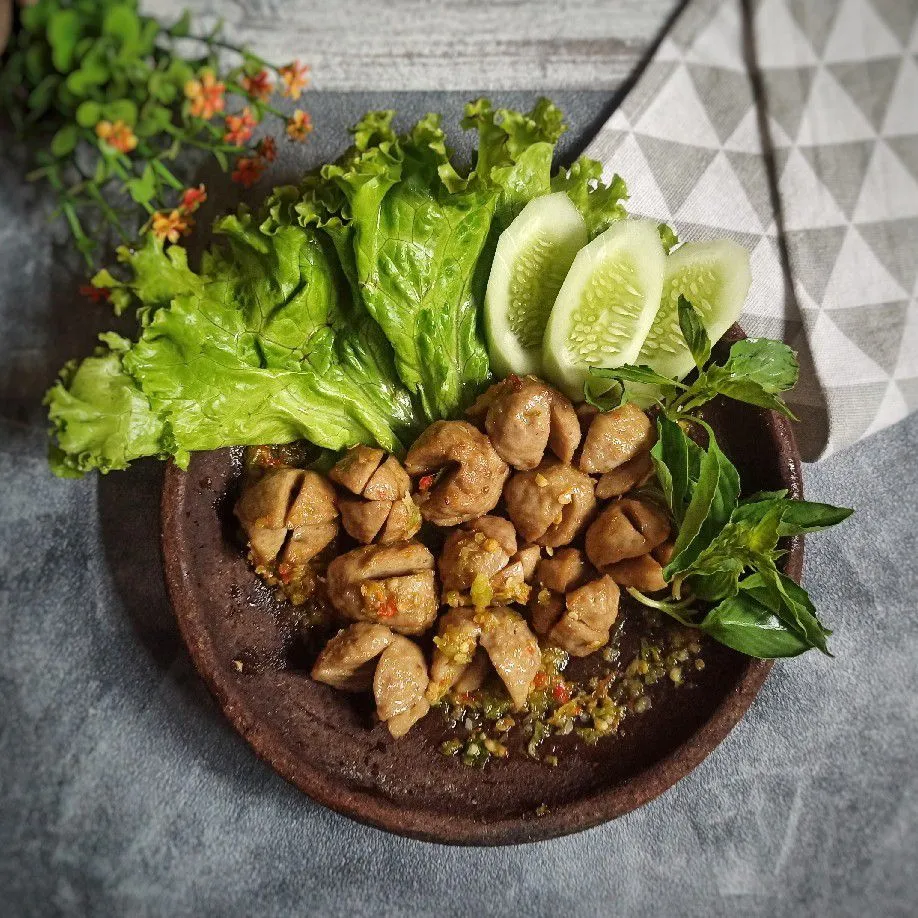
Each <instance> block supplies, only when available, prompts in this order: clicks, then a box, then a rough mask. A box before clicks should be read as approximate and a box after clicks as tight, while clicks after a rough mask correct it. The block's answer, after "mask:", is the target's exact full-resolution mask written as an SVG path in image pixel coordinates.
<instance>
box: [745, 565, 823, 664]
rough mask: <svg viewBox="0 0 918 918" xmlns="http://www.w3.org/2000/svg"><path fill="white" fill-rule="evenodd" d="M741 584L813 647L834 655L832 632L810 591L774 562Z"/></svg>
mask: <svg viewBox="0 0 918 918" xmlns="http://www.w3.org/2000/svg"><path fill="white" fill-rule="evenodd" d="M740 586H741V589H742V590H743V591H744V592H748V593H749V594H750V595H751V596H752V597H753V598H754V599H756V600H757V601H758V602H760V603H762V605H765V606H767V607H768V608H769V609H770V610H771V611H772V612H773V613H774V614H775V615H776V616H777V617H778V618H779V619H780V620H781V622H782V623H783V624H784V625H785V626H787V627H788V628H789V629H791V630H792V631H794V632H795V633H796V634H798V635H799V636H800V637H802V638H803V639H804V640H806V641H807V642H808V643H809V645H810V646H811V647H816V648H818V649H819V650H821V651H822V652H823V653H824V654H826V655H827V656H832V654H830V653H829V648H828V646H827V645H826V638H827V637H828V636H829V635H830V634H831V633H832V632H831V631H829V630H827V629H826V628H824V627H823V625H822V623H821V622H820V621H819V619H818V617H817V616H816V608H815V607H814V606H813V603H812V601H811V600H810V597H809V595H808V594H807V592H806V590H804V589H803V587H801V586H800V585H799V584H797V583H795V582H794V581H793V580H791V579H790V577H786V576H785V575H784V574H782V573H780V572H779V571H778V570H777V568H775V567H774V565H769V566H768V567H764V568H763V569H761V570H759V572H758V573H756V574H753V575H752V576H750V577H747V578H746V580H744V581H743V582H742V584H740Z"/></svg>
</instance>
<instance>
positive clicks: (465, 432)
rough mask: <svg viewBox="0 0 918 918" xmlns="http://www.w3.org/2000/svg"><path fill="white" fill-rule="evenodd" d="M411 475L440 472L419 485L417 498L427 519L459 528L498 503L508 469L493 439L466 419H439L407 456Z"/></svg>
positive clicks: (440, 524)
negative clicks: (424, 485)
mask: <svg viewBox="0 0 918 918" xmlns="http://www.w3.org/2000/svg"><path fill="white" fill-rule="evenodd" d="M405 467H406V468H407V470H408V472H409V473H410V474H411V475H425V476H426V475H429V474H431V473H435V472H436V473H439V475H438V477H437V478H436V480H434V481H432V482H430V483H429V484H428V486H427V487H426V489H425V488H421V493H420V494H418V498H417V502H418V506H419V507H420V508H421V514H422V516H423V517H424V519H425V520H428V521H429V522H431V523H434V524H436V525H438V526H458V525H459V524H460V523H466V522H468V521H469V520H473V519H475V518H476V517H478V516H483V515H484V514H486V513H489V512H490V511H491V510H493V509H494V508H495V507H496V506H497V502H498V501H499V500H500V495H501V490H502V488H503V486H504V482H505V481H506V480H507V476H508V475H509V473H510V470H509V468H508V467H507V464H506V463H505V462H504V460H503V459H501V458H500V456H498V454H497V453H496V452H495V451H494V447H493V446H492V445H491V441H490V440H489V439H488V438H487V437H486V436H485V435H484V434H483V433H482V432H481V431H480V430H477V429H476V428H475V427H473V426H472V425H471V424H469V423H467V422H465V421H436V422H435V423H433V424H431V425H430V427H428V428H427V430H425V431H424V433H422V434H421V436H420V437H419V438H418V439H417V440H416V441H415V443H414V445H413V446H412V447H411V449H410V450H409V451H408V455H407V456H406V457H405Z"/></svg>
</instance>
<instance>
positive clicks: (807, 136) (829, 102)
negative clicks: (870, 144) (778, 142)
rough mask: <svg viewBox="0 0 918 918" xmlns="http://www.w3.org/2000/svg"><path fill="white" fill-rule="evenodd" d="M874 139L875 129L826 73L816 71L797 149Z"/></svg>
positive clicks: (826, 71)
mask: <svg viewBox="0 0 918 918" xmlns="http://www.w3.org/2000/svg"><path fill="white" fill-rule="evenodd" d="M876 136H877V132H876V129H875V128H874V127H873V125H872V124H871V123H870V122H869V121H868V120H867V119H866V118H865V117H864V115H863V114H862V113H861V110H860V109H859V108H858V107H857V105H855V104H854V101H853V100H852V98H851V97H850V96H849V95H848V94H847V93H846V92H845V90H844V89H842V87H841V85H840V84H839V82H838V80H836V79H835V77H834V76H832V74H831V73H830V72H829V71H828V70H820V71H819V72H818V73H817V74H816V77H815V79H814V80H813V86H812V89H811V90H810V96H809V98H808V99H807V104H806V109H805V111H804V113H803V117H802V118H801V121H800V129H799V131H798V132H797V143H798V144H800V145H801V146H810V145H816V144H826V143H850V142H851V141H853V140H869V139H871V138H873V137H876Z"/></svg>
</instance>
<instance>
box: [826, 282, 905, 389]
mask: <svg viewBox="0 0 918 918" xmlns="http://www.w3.org/2000/svg"><path fill="white" fill-rule="evenodd" d="M908 308H909V302H908V300H901V301H900V302H898V303H885V304H882V305H877V306H874V307H873V308H872V309H870V310H866V309H843V310H840V311H837V312H833V313H832V321H833V322H834V323H835V326H836V327H837V328H838V329H839V331H841V333H842V334H843V335H844V336H845V337H846V338H848V340H849V341H853V342H854V343H855V344H856V345H857V346H858V348H860V350H861V351H862V352H863V353H864V354H866V355H867V356H868V357H869V358H870V359H871V360H873V361H874V362H875V363H877V364H879V366H881V367H882V368H883V370H884V372H885V373H886V374H887V375H889V376H892V375H893V373H894V372H895V370H896V364H897V362H898V359H899V345H900V343H901V340H902V330H903V328H904V327H905V318H906V315H907V314H908Z"/></svg>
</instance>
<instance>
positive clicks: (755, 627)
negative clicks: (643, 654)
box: [587, 297, 853, 658]
mask: <svg viewBox="0 0 918 918" xmlns="http://www.w3.org/2000/svg"><path fill="white" fill-rule="evenodd" d="M679 326H680V328H681V330H682V335H683V337H684V338H685V341H686V344H687V345H688V347H689V350H690V351H691V353H692V357H693V359H694V361H695V365H696V368H697V370H698V373H697V376H696V378H695V379H694V381H692V382H690V383H685V382H681V381H679V380H673V379H667V378H666V377H663V376H660V375H659V374H657V373H655V372H654V371H653V370H652V369H651V368H650V367H647V366H623V367H617V368H615V369H601V368H593V369H592V370H591V374H592V377H593V378H594V379H603V380H611V381H613V382H614V383H616V384H617V386H615V387H614V390H613V391H612V392H611V393H610V394H608V395H601V396H596V395H595V394H594V395H592V396H591V398H592V399H593V400H594V402H595V401H596V400H597V399H600V400H601V401H602V402H603V404H604V407H607V408H608V407H609V406H610V405H612V404H617V403H619V402H620V401H621V399H622V397H623V393H625V392H626V391H627V383H629V382H632V383H640V384H642V385H649V386H655V387H657V388H658V392H659V399H658V405H659V409H660V414H659V416H658V418H657V442H656V443H655V445H654V447H653V449H652V450H651V457H652V459H653V464H654V467H655V470H656V474H657V479H658V481H659V484H660V490H661V492H662V495H663V499H664V501H665V503H666V505H667V507H668V508H669V511H670V514H671V515H672V518H673V522H674V523H675V526H676V531H677V536H676V541H675V544H674V545H673V552H672V557H671V558H670V560H669V562H668V563H667V565H666V567H665V568H664V569H663V576H664V579H665V580H666V581H667V583H668V584H669V585H670V592H669V595H668V596H666V597H663V598H660V597H648V596H645V595H644V594H643V593H641V592H640V591H638V590H635V589H633V588H632V589H629V593H631V595H632V596H633V597H634V598H635V599H638V600H639V601H640V602H642V603H644V604H645V605H648V606H651V607H653V608H655V609H659V610H660V611H662V612H665V613H666V614H668V615H670V616H672V617H673V618H675V619H677V620H678V621H680V622H681V623H682V624H684V625H687V626H689V627H693V628H699V629H700V630H702V631H704V632H705V633H706V634H708V635H710V636H711V637H713V638H714V639H716V640H718V641H720V642H721V643H722V644H726V645H727V646H728V647H732V648H733V649H735V650H739V651H742V652H743V653H746V654H749V655H750V656H755V657H769V658H770V657H791V656H796V655H797V654H800V653H803V652H804V651H806V650H810V649H811V648H817V649H819V650H821V651H822V652H823V653H828V652H829V651H828V646H827V643H826V639H827V638H828V636H829V635H830V634H831V632H830V631H828V630H827V629H826V628H825V627H824V626H823V625H822V623H821V622H820V621H819V619H818V617H817V615H816V610H815V609H814V607H813V604H812V602H811V601H810V598H809V596H808V595H807V593H806V590H804V589H803V588H802V587H800V586H799V585H798V584H796V583H794V581H793V580H791V579H790V578H789V577H787V576H786V575H784V574H783V573H781V571H780V570H779V563H780V560H781V558H782V557H783V555H784V550H783V548H782V547H781V539H783V538H786V537H789V536H798V535H802V534H803V533H807V532H818V531H819V530H821V529H826V528H827V527H829V526H835V525H837V524H838V523H841V522H842V521H843V520H845V519H847V518H848V517H849V516H850V515H851V513H852V512H853V511H851V510H849V509H846V508H843V507H833V506H830V505H828V504H818V503H811V502H809V501H804V500H789V499H788V498H787V492H786V491H775V492H769V493H761V494H755V495H752V496H750V497H748V498H746V499H740V493H741V487H740V477H739V473H738V471H737V470H736V468H735V466H734V465H733V463H731V462H730V460H729V459H728V458H727V457H726V456H725V455H724V453H723V451H722V450H721V449H720V447H719V445H718V443H717V438H716V437H715V435H714V431H713V430H712V429H711V427H710V426H709V425H708V424H707V423H706V422H705V421H704V420H703V419H702V418H701V417H699V416H698V415H697V413H696V412H697V410H698V409H699V408H700V407H701V406H702V405H704V404H705V403H706V402H708V401H710V400H711V399H713V398H716V397H717V396H725V397H728V398H732V399H735V400H737V401H741V402H746V403H748V404H751V405H756V406H758V407H763V408H769V409H772V410H774V411H778V412H780V413H781V414H784V415H785V416H787V417H791V418H792V417H793V415H792V414H791V412H790V409H789V408H788V407H787V405H786V403H785V402H784V400H783V399H782V398H781V396H780V393H782V392H786V391H788V390H789V389H792V388H793V387H794V385H795V384H796V382H797V375H798V367H797V360H796V357H795V355H794V353H793V351H792V350H791V349H790V348H789V347H787V345H785V344H783V343H781V342H780V341H772V340H770V339H750V338H747V339H743V340H741V341H737V342H736V343H735V344H734V345H733V346H732V347H731V348H730V352H729V355H728V357H727V359H726V361H724V362H723V363H722V364H717V363H712V362H711V361H710V358H711V341H710V340H709V338H708V335H707V332H706V331H705V329H704V326H703V325H702V323H701V321H700V319H699V318H698V315H697V313H696V312H695V310H694V309H693V308H692V305H691V304H690V303H689V302H688V300H686V299H685V297H680V299H679ZM587 388H589V387H587ZM696 431H697V432H699V433H700V434H701V435H702V437H703V438H704V439H706V445H705V446H702V445H701V444H700V443H699V442H698V441H696V440H695V439H693V437H692V436H691V435H690V434H691V433H693V432H696Z"/></svg>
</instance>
